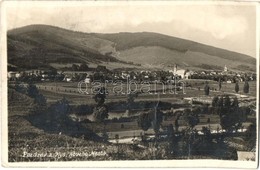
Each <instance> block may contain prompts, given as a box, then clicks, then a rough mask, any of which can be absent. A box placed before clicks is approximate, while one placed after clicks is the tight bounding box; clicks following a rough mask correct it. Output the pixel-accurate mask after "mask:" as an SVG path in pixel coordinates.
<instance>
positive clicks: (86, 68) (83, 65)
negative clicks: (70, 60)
mask: <svg viewBox="0 0 260 170" xmlns="http://www.w3.org/2000/svg"><path fill="white" fill-rule="evenodd" d="M88 69H89V68H88V66H87V64H86V63H83V64H81V65H80V66H79V71H88Z"/></svg>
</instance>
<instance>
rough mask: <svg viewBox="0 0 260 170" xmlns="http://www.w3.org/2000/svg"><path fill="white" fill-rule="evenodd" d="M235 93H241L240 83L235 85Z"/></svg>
mask: <svg viewBox="0 0 260 170" xmlns="http://www.w3.org/2000/svg"><path fill="white" fill-rule="evenodd" d="M235 91H236V93H238V92H239V85H238V82H236V85H235Z"/></svg>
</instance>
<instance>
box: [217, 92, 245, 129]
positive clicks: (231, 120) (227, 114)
mask: <svg viewBox="0 0 260 170" xmlns="http://www.w3.org/2000/svg"><path fill="white" fill-rule="evenodd" d="M222 98H223V102H219V104H218V109H219V117H220V125H221V127H222V129H225V130H226V132H232V131H233V130H237V129H238V128H240V127H241V126H242V123H243V122H244V121H246V113H245V112H244V111H243V110H242V109H241V108H239V104H238V100H237V98H234V99H233V101H231V99H230V97H229V96H228V95H225V96H224V97H223V96H222V97H221V98H220V99H221V100H222ZM219 101H220V100H219Z"/></svg>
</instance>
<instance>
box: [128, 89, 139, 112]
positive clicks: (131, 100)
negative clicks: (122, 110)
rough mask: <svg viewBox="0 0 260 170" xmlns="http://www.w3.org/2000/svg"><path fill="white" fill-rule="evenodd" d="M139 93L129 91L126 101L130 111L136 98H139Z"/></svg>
mask: <svg viewBox="0 0 260 170" xmlns="http://www.w3.org/2000/svg"><path fill="white" fill-rule="evenodd" d="M137 96H138V94H137V93H129V94H128V95H127V102H126V108H127V110H128V111H130V110H131V108H132V106H133V104H134V100H135V98H137Z"/></svg>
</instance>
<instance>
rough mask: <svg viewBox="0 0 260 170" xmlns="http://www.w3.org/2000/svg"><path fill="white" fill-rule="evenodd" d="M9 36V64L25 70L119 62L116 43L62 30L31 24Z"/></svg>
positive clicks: (15, 30)
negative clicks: (59, 64) (53, 65)
mask: <svg viewBox="0 0 260 170" xmlns="http://www.w3.org/2000/svg"><path fill="white" fill-rule="evenodd" d="M7 37H8V63H10V64H13V65H16V66H19V67H22V68H27V69H29V68H31V67H50V65H49V64H50V63H82V62H86V63H101V62H108V61H113V62H117V61H118V60H117V59H116V58H114V57H113V56H111V53H112V52H113V51H114V49H113V43H112V42H110V41H107V40H102V39H99V38H96V37H93V36H90V35H88V34H84V33H80V32H73V31H69V30H65V29H61V28H58V27H53V26H46V25H30V26H26V27H22V28H18V29H14V30H10V31H8V34H7Z"/></svg>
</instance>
